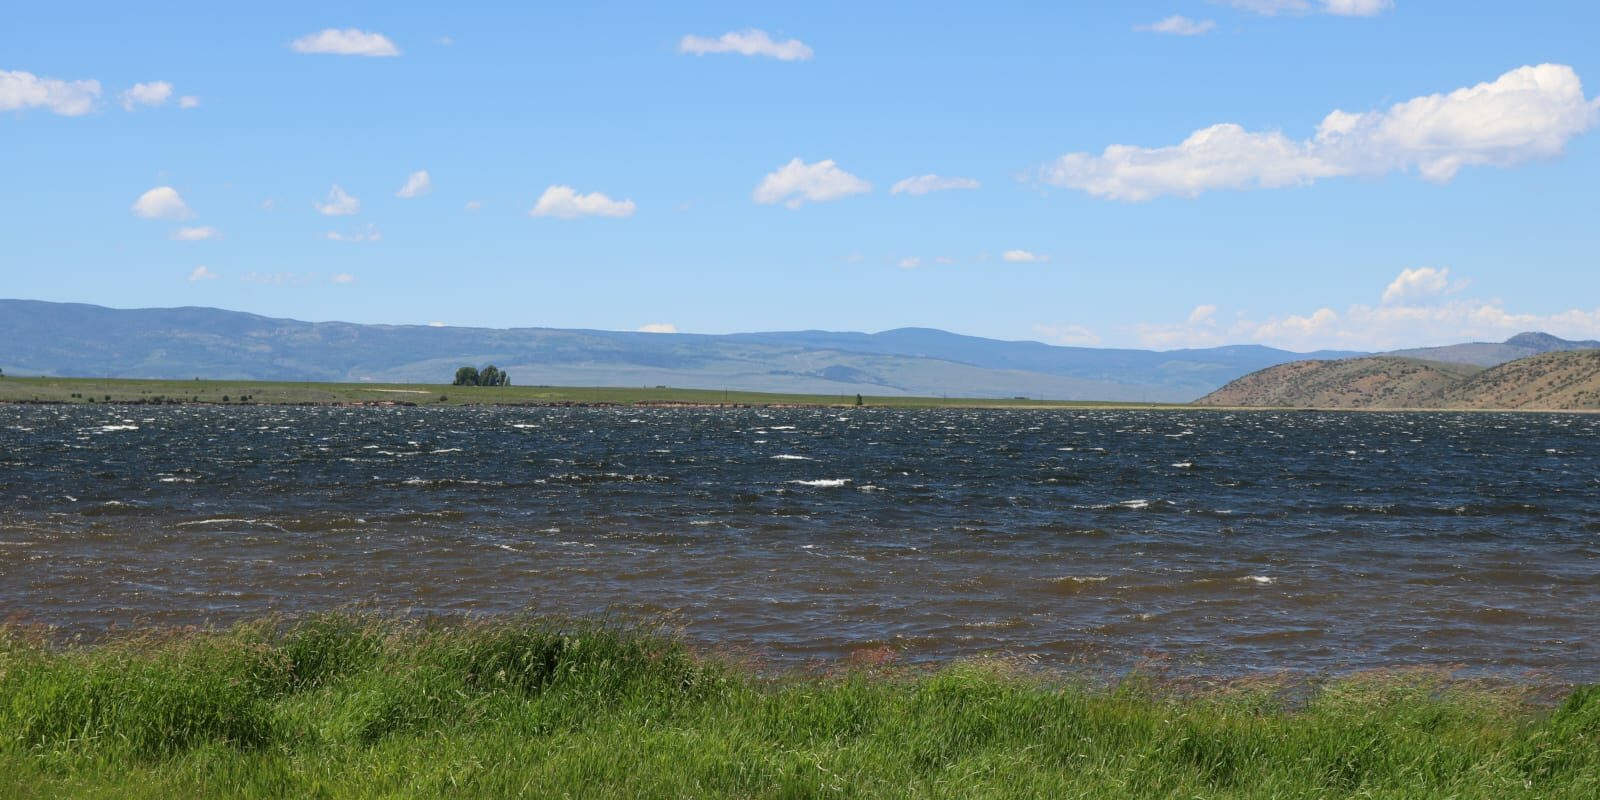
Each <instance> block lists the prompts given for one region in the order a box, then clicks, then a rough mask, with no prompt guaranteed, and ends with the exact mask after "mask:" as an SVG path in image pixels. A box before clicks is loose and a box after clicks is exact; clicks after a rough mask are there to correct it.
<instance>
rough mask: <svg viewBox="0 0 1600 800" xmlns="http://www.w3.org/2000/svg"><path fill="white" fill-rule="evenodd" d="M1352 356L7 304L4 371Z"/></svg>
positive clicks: (795, 365) (1127, 363) (1261, 363)
mask: <svg viewBox="0 0 1600 800" xmlns="http://www.w3.org/2000/svg"><path fill="white" fill-rule="evenodd" d="M1352 355H1360V354H1358V353H1351V352H1341V351H1321V352H1315V353H1292V352H1289V351H1286V350H1278V349H1275V348H1271V347H1263V346H1260V345H1236V346H1230V347H1215V348H1206V349H1193V350H1171V351H1165V352H1160V351H1151V350H1133V349H1107V348H1088V347H1056V346H1052V345H1047V344H1042V343H1040V342H1027V341H1020V342H1008V341H998V340H994V339H983V338H978V337H974V336H962V335H958V334H954V333H947V332H945V331H940V330H933V329H928V328H901V329H898V330H891V331H884V332H882V333H832V332H826V331H796V332H776V333H745V334H730V335H720V336H710V335H698V334H658V333H631V332H615V331H594V330H563V329H554V328H512V329H493V328H462V327H431V326H423V325H360V324H353V323H346V322H301V321H298V320H291V319H273V318H269V317H262V316H257V315H255V314H246V313H241V312H236V311H224V310H220V309H214V308H154V309H112V308H105V307H102V306H92V305H83V304H77V303H47V302H40V301H31V300H0V369H3V370H5V372H6V373H7V374H13V375H58V376H92V377H123V378H190V377H204V378H218V379H221V378H231V379H249V380H287V381H369V380H370V381H385V382H424V383H448V382H449V381H450V379H451V377H452V376H453V375H454V374H455V370H456V368H457V367H458V366H461V365H464V364H471V365H475V366H482V365H484V364H487V363H494V364H496V365H497V366H499V367H501V368H502V369H505V370H506V371H507V372H509V373H510V375H511V379H512V381H513V382H514V383H517V384H520V385H540V384H548V385H570V386H658V385H665V386H678V387H699V388H711V389H717V388H727V389H733V390H741V391H770V392H804V393H813V394H855V393H862V394H867V395H925V396H930V395H931V396H938V395H952V396H964V397H1016V396H1025V397H1030V398H1038V399H1071V400H1122V401H1150V402H1184V401H1188V400H1193V399H1194V398H1196V397H1200V396H1201V395H1204V394H1206V393H1208V392H1210V391H1213V390H1215V389H1217V388H1218V387H1220V386H1222V385H1223V384H1225V383H1227V382H1228V381H1231V380H1233V379H1234V378H1237V377H1239V376H1241V375H1244V374H1246V373H1249V372H1253V371H1255V370H1259V369H1262V368H1264V367H1269V366H1273V365H1275V364H1281V363H1285V362H1289V361H1296V360H1302V359H1328V358H1342V357H1346V356H1352Z"/></svg>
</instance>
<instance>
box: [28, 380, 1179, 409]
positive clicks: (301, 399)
mask: <svg viewBox="0 0 1600 800" xmlns="http://www.w3.org/2000/svg"><path fill="white" fill-rule="evenodd" d="M34 402H38V403H169V402H177V403H219V404H257V405H298V404H327V405H338V404H366V403H408V404H415V405H419V406H435V405H452V406H460V405H562V404H578V405H636V404H685V405H706V406H715V405H747V406H765V405H799V406H853V405H855V402H856V397H855V395H853V394H848V395H838V394H834V395H826V394H775V393H769V392H730V391H723V390H720V389H676V388H671V387H667V386H660V387H605V386H445V385H442V384H427V383H312V382H294V381H227V380H222V381H202V380H188V381H158V380H134V379H123V378H19V377H14V376H6V377H0V403H34ZM862 402H863V403H864V404H865V405H868V406H873V407H885V406H887V407H893V408H1105V407H1118V408H1127V407H1136V408H1145V407H1155V404H1139V403H1107V402H1097V401H1077V400H1073V401H1066V400H1034V399H1026V398H1012V399H993V398H989V399H985V398H959V397H879V396H866V397H863V398H862Z"/></svg>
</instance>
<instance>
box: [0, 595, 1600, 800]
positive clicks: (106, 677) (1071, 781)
mask: <svg viewBox="0 0 1600 800" xmlns="http://www.w3.org/2000/svg"><path fill="white" fill-rule="evenodd" d="M0 796H6V797H40V798H44V797H51V798H53V797H107V798H110V797H116V798H123V797H150V798H155V797H161V798H166V797H327V798H338V797H452V796H453V797H523V796H525V797H561V796H571V797H704V796H731V797H951V798H957V797H959V798H966V797H1013V796H1016V797H1097V798H1098V797H1127V796H1134V797H1263V798H1266V797H1273V798H1278V797H1347V796H1360V797H1463V798H1467V797H1483V798H1501V797H1572V798H1586V799H1592V798H1595V797H1600V689H1597V688H1594V687H1590V688H1585V689H1579V690H1577V691H1574V692H1572V693H1571V694H1570V695H1569V696H1568V697H1567V698H1566V700H1565V701H1564V702H1562V703H1560V704H1559V705H1556V706H1550V705H1548V704H1544V705H1541V704H1538V703H1530V702H1529V701H1528V700H1527V694H1526V693H1525V692H1523V691H1518V690H1513V689H1508V688H1505V687H1500V688H1491V687H1486V686H1482V685H1473V684H1467V683H1463V682H1458V681H1452V680H1450V679H1448V678H1447V677H1445V676H1442V675H1439V674H1436V673H1405V672H1400V673H1392V674H1383V675H1371V674H1364V675H1353V676H1345V677H1338V678H1333V679H1329V680H1326V681H1323V682H1320V683H1317V684H1305V683H1299V684H1289V683H1283V682H1276V681H1256V682H1248V683H1241V684H1236V685H1232V686H1228V687H1225V688H1212V689H1208V690H1204V691H1192V690H1186V689H1184V688H1183V687H1182V686H1179V685H1177V684H1173V683H1165V682H1162V681H1160V680H1148V679H1139V678H1133V679H1124V680H1121V681H1118V682H1115V683H1113V684H1110V685H1106V684H1105V683H1103V682H1102V683H1091V682H1088V681H1083V680H1073V679H1070V678H1064V677H1061V676H1047V675H1041V674H1038V673H1036V672H1031V671H1026V670H1018V669H1013V668H1011V667H1010V666H1008V665H1007V664H1006V663H1005V662H1001V661H978V662H965V663H958V664H953V665H949V666H946V667H943V668H940V669H936V670H920V669H898V668H894V667H885V666H882V665H874V664H872V663H867V664H865V665H862V666H857V667H853V668H840V669H839V670H838V671H834V672H829V673H826V674H810V673H808V674H790V675H784V676H777V677H774V676H770V675H761V674H758V673H756V672H753V671H751V670H748V669H745V668H742V667H740V666H739V665H737V664H733V663H731V662H727V661H722V660H718V659H714V658H706V657H703V656H701V655H698V654H697V653H695V652H693V651H691V650H690V649H689V648H687V647H685V646H684V645H683V644H682V643H680V642H679V641H677V640H676V639H674V638H672V637H669V636H662V635H657V634H654V633H651V632H648V631H642V630H637V629H629V628H625V627H618V626H607V625H600V624H596V623H586V622H576V623H574V622H570V621H561V620H548V619H535V618H516V619H502V620H496V621H490V622H461V621H455V622H434V623H419V622H400V621H394V620H384V619H379V618H374V617H364V616H359V615H349V614H342V615H327V616H318V617H312V618H309V619H305V620H301V621H298V622H294V623H283V622H277V621H262V622H257V623H252V624H247V625H241V626H238V627H235V628H232V629H229V630H226V631H220V632H194V631H189V632H161V633H152V634H146V635H140V636H127V637H123V638H119V639H116V640H114V641H109V642H104V643H100V644H96V645H93V646H78V647H58V646H54V645H52V644H50V643H49V642H47V641H46V640H44V639H43V638H42V637H40V636H38V635H37V634H36V633H34V632H30V631H26V630H21V629H8V630H4V631H3V632H0Z"/></svg>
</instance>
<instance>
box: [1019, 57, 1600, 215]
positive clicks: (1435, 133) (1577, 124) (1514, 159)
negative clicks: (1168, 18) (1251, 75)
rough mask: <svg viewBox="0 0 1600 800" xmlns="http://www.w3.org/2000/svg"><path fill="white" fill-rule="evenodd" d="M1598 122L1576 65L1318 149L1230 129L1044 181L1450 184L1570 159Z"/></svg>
mask: <svg viewBox="0 0 1600 800" xmlns="http://www.w3.org/2000/svg"><path fill="white" fill-rule="evenodd" d="M1597 118H1600V100H1594V101H1591V100H1586V99H1585V98H1584V96H1583V85H1582V83H1581V82H1580V81H1579V80H1578V75H1577V73H1576V72H1574V71H1573V69H1572V68H1571V67H1568V66H1565V65H1561V64H1541V65H1539V66H1534V67H1519V68H1517V69H1514V70H1512V71H1510V72H1507V73H1505V74H1504V75H1501V76H1500V77H1499V78H1498V79H1496V80H1494V81H1492V82H1489V83H1480V84H1478V85H1476V86H1471V87H1468V88H1464V89H1457V90H1455V91H1453V92H1450V93H1449V94H1433V95H1426V96H1423V97H1417V98H1414V99H1412V100H1407V101H1405V102H1403V103H1397V104H1395V105H1393V106H1391V107H1389V108H1388V109H1384V110H1379V111H1368V112H1364V113H1355V114H1352V113H1348V112H1345V111H1333V112H1332V113H1330V114H1328V115H1327V116H1326V117H1325V118H1324V119H1323V120H1322V123H1321V124H1320V125H1318V126H1317V130H1316V134H1315V136H1314V138H1312V139H1309V140H1297V139H1291V138H1289V137H1288V136H1285V135H1283V134H1282V133H1278V132H1275V131H1273V132H1252V131H1247V130H1245V129H1244V128H1242V127H1240V126H1238V125H1234V124H1231V123H1223V124H1220V125H1213V126H1211V127H1209V128H1204V129H1202V130H1199V131H1196V132H1194V133H1193V134H1191V135H1190V136H1189V138H1187V139H1185V140H1183V142H1181V143H1179V144H1177V145H1173V146H1170V147H1155V148H1146V147H1137V146H1133V145H1121V144H1118V145H1111V146H1109V147H1107V148H1106V149H1105V152H1103V153H1102V154H1100V155H1098V156H1097V155H1093V154H1090V153H1068V154H1067V155H1064V156H1062V157H1061V158H1059V159H1057V160H1056V161H1054V162H1052V163H1050V164H1047V165H1045V166H1044V167H1043V169H1042V170H1041V171H1040V179H1041V180H1042V181H1044V182H1045V183H1048V184H1051V185H1054V186H1062V187H1066V188H1071V189H1079V190H1082V191H1085V192H1088V193H1089V194H1092V195H1096V196H1099V197H1108V198H1111V199H1114V200H1128V201H1139V200H1149V199H1151V198H1154V197H1160V196H1163V195H1178V196H1183V197H1194V196H1197V195H1199V194H1200V193H1201V192H1205V191H1210V190H1214V189H1257V188H1277V187H1282V186H1296V185H1303V184H1309V183H1312V182H1314V181H1316V180H1318V179H1321V178H1329V177H1336V176H1344V175H1358V174H1367V175H1378V174H1383V173H1386V172H1391V171H1405V172H1409V171H1411V170H1413V169H1414V170H1416V171H1417V172H1418V173H1419V174H1421V175H1422V177H1423V178H1425V179H1427V180H1430V181H1436V182H1445V181H1449V180H1450V179H1451V178H1453V177H1455V174H1456V172H1457V171H1459V170H1460V169H1461V168H1462V167H1465V166H1496V167H1509V166H1514V165H1516V164H1520V163H1523V162H1526V161H1530V160H1533V159H1538V158H1554V157H1556V156H1559V155H1561V154H1562V152H1564V150H1565V148H1566V143H1567V140H1569V139H1571V138H1572V137H1574V136H1577V135H1579V134H1581V133H1583V132H1584V131H1587V130H1588V129H1589V128H1591V127H1593V125H1594V124H1595V121H1596V119H1597Z"/></svg>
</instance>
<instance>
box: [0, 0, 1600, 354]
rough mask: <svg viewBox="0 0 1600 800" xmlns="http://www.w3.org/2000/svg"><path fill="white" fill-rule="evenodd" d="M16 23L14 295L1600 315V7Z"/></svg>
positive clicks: (291, 8) (1226, 313) (4, 61)
mask: <svg viewBox="0 0 1600 800" xmlns="http://www.w3.org/2000/svg"><path fill="white" fill-rule="evenodd" d="M7 18H8V23H7V24H6V25H4V26H0V296H5V297H17V298H30V299H41V300H56V301H72V302H88V303H98V304H103V305H110V306H116V307H146V306H178V305H205V306H217V307H222V308H230V309H237V310H244V311H251V312H255V313H260V314H267V315H272V316H284V317H294V318H300V319H313V320H326V319H343V320H350V321H357V322H386V323H413V324H421V323H432V322H439V323H445V324H451V325H483V326H493V327H512V326H552V327H583V328H603V329H618V330H632V329H641V328H647V327H649V328H654V329H663V330H680V331H686V332H703V333H722V332H732V331H750V330H786V329H802V328H822V329H831V330H868V331H874V330H883V329H888V328H895V327H901V326H909V325H918V326H929V327H938V328H944V329H947V330H952V331H957V332H961V333H969V334H975V335H981V336H991V337H997V338H1007V339H1039V340H1042V341H1049V342H1054V343H1065V344H1097V345H1104V346H1145V347H1158V348H1163V349H1165V348H1172V347H1183V346H1206V345H1213V344H1222V343H1244V342H1260V343H1265V344H1272V345H1277V346H1281V347H1287V348H1290V349H1297V350H1307V349H1314V348H1321V347H1340V348H1354V349H1378V348H1387V347H1399V346H1410V345H1423V344H1437V343H1447V342H1453V341H1459V340H1463V339H1500V338H1504V337H1505V336H1508V335H1510V334H1512V333H1515V332H1517V331H1520V330H1524V329H1544V330H1549V331H1551V332H1554V333H1558V334H1560V335H1565V336H1569V337H1579V336H1582V337H1595V338H1600V258H1597V253H1600V224H1597V219H1600V213H1597V211H1600V204H1597V203H1596V186H1597V185H1600V132H1596V131H1595V130H1594V129H1595V128H1596V127H1600V102H1597V101H1596V98H1597V97H1600V89H1596V88H1595V87H1597V86H1600V47H1596V46H1595V44H1594V38H1593V32H1594V31H1595V30H1596V29H1600V6H1597V5H1596V4H1594V3H1592V2H1578V1H1577V0H1573V1H1572V2H1527V3H1517V4H1508V3H1504V2H1422V1H1420V0H1393V2H1384V1H1383V0H1237V2H1205V1H1204V0H1167V1H1166V2H1150V3H1146V2H1124V3H1091V2H1080V3H1042V2H1041V3H1017V4H972V5H970V6H965V7H939V6H933V7H930V6H928V5H927V4H911V3H888V2H883V3H818V2H806V3H760V4H751V3H697V4H667V3H587V4H559V5H557V4H537V5H536V4H523V3H508V4H472V5H470V6H468V7H464V8H463V7H448V8H447V7H445V6H442V5H439V4H426V5H424V4H394V3H367V4H350V3H343V4H341V3H274V4H264V5H252V6H248V7H245V6H243V5H242V4H226V5H222V6H218V5H217V4H214V3H205V4H201V3H194V4H183V3H165V4H159V5H157V6H156V7H154V8H149V7H143V6H140V7H134V6H129V5H127V4H110V3H106V4H83V3H50V4H27V5H24V6H22V7H18V8H13V9H10V10H9V11H8V12H7ZM1334 112H1343V113H1339V114H1335V113H1334ZM1108 148H1109V149H1108ZM419 172H425V173H426V181H425V182H423V181H421V180H420V179H418V180H417V182H416V185H415V186H414V187H413V188H414V189H416V191H413V192H409V193H405V192H402V189H403V187H405V186H406V185H407V184H408V182H410V181H412V176H414V175H415V174H416V173H419ZM922 176H932V177H926V178H923V179H922V180H920V181H915V180H912V181H910V182H908V183H905V184H902V183H901V182H902V181H908V179H916V178H919V177H922ZM897 184H899V185H901V190H900V191H895V187H896V186H897ZM335 187H337V190H336V189H335ZM401 194H410V195H412V196H409V197H407V196H401ZM325 212H345V213H325Z"/></svg>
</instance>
